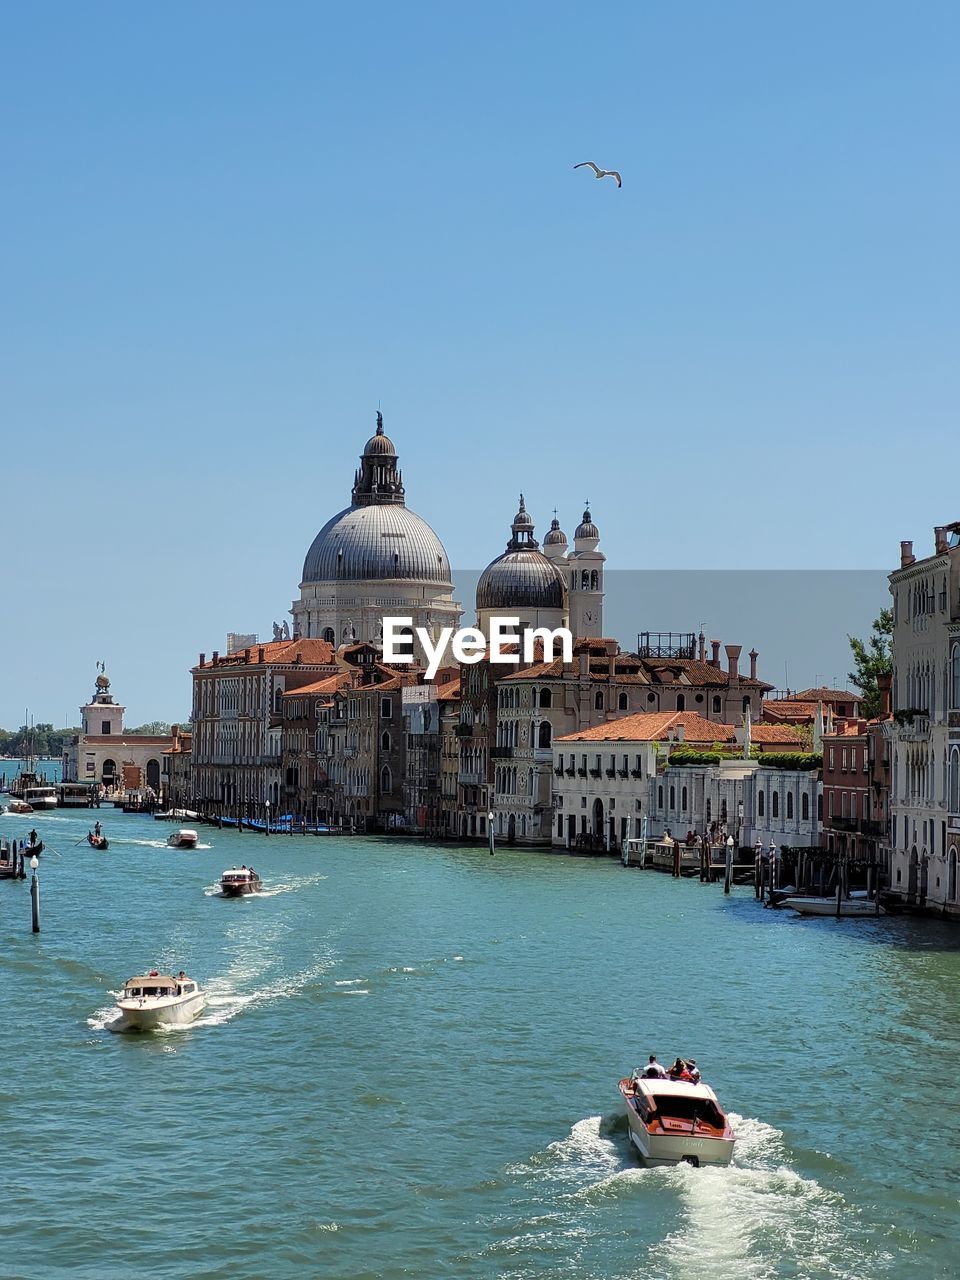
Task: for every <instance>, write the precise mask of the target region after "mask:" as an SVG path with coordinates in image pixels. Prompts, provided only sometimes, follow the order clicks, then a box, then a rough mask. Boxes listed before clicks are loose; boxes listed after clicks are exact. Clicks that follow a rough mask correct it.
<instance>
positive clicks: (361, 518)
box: [303, 437, 452, 586]
mask: <svg viewBox="0 0 960 1280" xmlns="http://www.w3.org/2000/svg"><path fill="white" fill-rule="evenodd" d="M381 438H382V437H381ZM371 578H383V579H391V578H393V579H403V580H407V581H410V580H413V581H415V582H428V583H433V584H437V583H439V584H441V585H445V586H452V580H451V577H450V562H449V560H448V559H447V553H446V552H445V551H444V549H443V543H442V542H441V541H440V539H439V538H438V537H437V535H436V534H435V533H434V531H433V530H432V529H431V528H430V526H429V525H428V524H427V522H426V521H425V520H421V519H420V517H419V516H418V515H416V514H415V513H414V512H413V511H410V510H409V508H407V507H404V506H400V505H399V504H389V503H388V504H382V505H381V504H379V503H373V504H371V505H369V506H353V507H347V509H346V510H345V511H340V512H338V514H337V515H335V516H334V517H333V518H332V519H330V520H328V521H327V523H326V524H325V525H324V526H323V528H322V529H321V530H320V532H319V533H318V534H317V536H316V537H315V538H314V540H313V544H312V546H311V547H310V550H309V551H308V552H307V557H306V559H305V560H304V562H303V582H305V583H306V582H355V581H357V582H359V581H366V580H368V579H371Z"/></svg>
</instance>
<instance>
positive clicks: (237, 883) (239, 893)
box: [220, 867, 263, 898]
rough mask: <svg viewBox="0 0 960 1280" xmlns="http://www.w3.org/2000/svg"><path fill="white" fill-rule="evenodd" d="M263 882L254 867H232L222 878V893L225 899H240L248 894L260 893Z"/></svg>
mask: <svg viewBox="0 0 960 1280" xmlns="http://www.w3.org/2000/svg"><path fill="white" fill-rule="evenodd" d="M262 888H263V881H262V880H261V879H260V877H259V876H258V875H257V873H256V872H255V871H254V869H253V867H230V868H229V870H227V871H224V873H223V875H222V876H221V877H220V892H221V893H222V894H223V896H224V897H225V898H240V897H243V895H244V894H247V893H259V892H260V890H261V889H262Z"/></svg>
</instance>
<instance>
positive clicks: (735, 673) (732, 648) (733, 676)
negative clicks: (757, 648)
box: [723, 644, 743, 685]
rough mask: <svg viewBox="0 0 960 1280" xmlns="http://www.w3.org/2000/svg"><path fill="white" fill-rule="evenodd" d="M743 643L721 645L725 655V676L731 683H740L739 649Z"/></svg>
mask: <svg viewBox="0 0 960 1280" xmlns="http://www.w3.org/2000/svg"><path fill="white" fill-rule="evenodd" d="M742 648H743V645H739V644H725V645H724V646H723V649H724V653H726V655H727V676H728V677H729V680H730V683H731V684H732V685H734V684H739V683H740V650H741V649H742Z"/></svg>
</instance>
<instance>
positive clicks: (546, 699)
mask: <svg viewBox="0 0 960 1280" xmlns="http://www.w3.org/2000/svg"><path fill="white" fill-rule="evenodd" d="M540 705H541V707H552V706H553V694H552V693H551V692H550V690H549V689H541V690H540Z"/></svg>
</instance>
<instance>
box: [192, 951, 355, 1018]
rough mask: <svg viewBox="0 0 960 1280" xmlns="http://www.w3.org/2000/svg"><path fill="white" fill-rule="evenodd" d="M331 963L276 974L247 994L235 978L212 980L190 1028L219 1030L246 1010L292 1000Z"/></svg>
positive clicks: (320, 976)
mask: <svg viewBox="0 0 960 1280" xmlns="http://www.w3.org/2000/svg"><path fill="white" fill-rule="evenodd" d="M333 964H334V960H333V958H332V957H329V958H326V957H325V958H323V959H321V960H319V961H317V963H315V964H312V965H310V966H308V967H307V968H305V969H301V970H299V971H298V972H297V973H284V974H279V975H278V976H277V977H276V978H274V979H273V980H272V981H268V982H262V983H260V985H257V986H254V987H252V989H250V990H246V991H245V990H242V989H241V988H240V985H239V982H238V980H237V979H236V978H231V977H224V978H213V979H211V980H210V981H209V982H208V983H207V984H206V986H205V988H204V990H205V993H206V997H207V1007H206V1008H205V1009H204V1011H203V1013H202V1014H201V1015H200V1017H199V1018H198V1019H197V1020H196V1022H195V1023H194V1024H193V1025H194V1026H195V1027H222V1026H224V1025H225V1024H226V1023H228V1022H231V1021H232V1020H233V1019H234V1018H235V1017H236V1016H237V1014H239V1013H243V1012H245V1011H246V1010H249V1009H256V1008H259V1007H260V1006H262V1005H267V1004H275V1003H276V1002H277V1001H278V1000H291V999H293V998H294V997H295V996H299V995H302V994H303V992H304V991H306V990H307V989H308V988H309V987H311V986H314V985H315V984H317V983H319V982H321V981H322V979H323V978H324V976H325V975H326V974H327V973H329V971H330V969H331V968H332V967H333ZM253 981H255V982H256V981H257V978H256V977H254V978H253Z"/></svg>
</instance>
